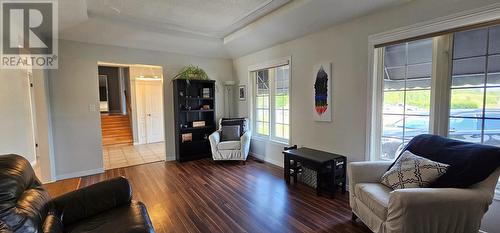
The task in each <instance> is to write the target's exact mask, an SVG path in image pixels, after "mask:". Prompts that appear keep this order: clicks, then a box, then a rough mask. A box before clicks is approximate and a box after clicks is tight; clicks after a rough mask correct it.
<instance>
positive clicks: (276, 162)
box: [248, 152, 283, 167]
mask: <svg viewBox="0 0 500 233" xmlns="http://www.w3.org/2000/svg"><path fill="white" fill-rule="evenodd" d="M248 154H249V155H250V156H252V157H255V158H257V159H260V160H262V161H265V162H268V163H270V164H273V165H276V166H278V167H283V165H281V162H280V161H276V160H272V159H266V157H265V156H264V155H259V154H256V153H254V152H249V153H248Z"/></svg>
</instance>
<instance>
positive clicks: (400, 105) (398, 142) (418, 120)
mask: <svg viewBox="0 0 500 233" xmlns="http://www.w3.org/2000/svg"><path fill="white" fill-rule="evenodd" d="M383 66H384V67H383V71H384V81H383V104H382V107H383V110H382V136H381V158H382V159H393V158H394V155H395V153H396V151H397V150H398V149H399V148H400V147H401V146H402V145H404V144H405V143H406V142H408V141H409V140H411V139H412V138H413V137H414V136H416V135H419V134H424V133H428V132H429V111H430V100H431V97H430V93H431V90H430V89H431V72H432V39H427V40H421V41H416V42H411V43H403V44H398V45H393V46H389V47H386V48H385V52H384V63H383Z"/></svg>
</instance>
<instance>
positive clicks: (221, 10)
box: [59, 0, 408, 58]
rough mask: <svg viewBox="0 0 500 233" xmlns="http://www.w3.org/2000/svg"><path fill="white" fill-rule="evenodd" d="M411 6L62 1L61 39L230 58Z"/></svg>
mask: <svg viewBox="0 0 500 233" xmlns="http://www.w3.org/2000/svg"><path fill="white" fill-rule="evenodd" d="M407 1H408V0H143V1H137V0H65V1H59V18H60V19H59V24H60V25H59V28H60V35H59V37H60V38H62V39H66V40H74V41H81V42H88V43H96V44H105V45H116V46H124V47H131V48H141V49H150V50H159V51H168V52H175V53H182V54H191V55H200V56H208V57H222V58H234V57H238V56H241V55H244V54H247V53H251V52H254V51H258V50H260V49H263V48H266V47H269V46H272V45H275V44H277V43H282V42H285V41H288V40H291V39H294V38H297V37H300V36H303V35H306V34H308V33H312V32H315V31H318V30H321V29H324V28H326V27H329V26H332V25H334V24H336V23H340V22H343V21H345V20H348V19H351V18H355V17H359V16H361V15H365V14H368V13H371V12H373V11H376V10H379V9H382V8H385V7H390V6H393V5H396V4H399V3H401V2H407Z"/></svg>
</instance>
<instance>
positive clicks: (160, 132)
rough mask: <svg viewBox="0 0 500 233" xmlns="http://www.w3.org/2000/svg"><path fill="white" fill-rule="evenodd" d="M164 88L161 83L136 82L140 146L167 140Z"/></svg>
mask: <svg viewBox="0 0 500 233" xmlns="http://www.w3.org/2000/svg"><path fill="white" fill-rule="evenodd" d="M162 86H163V84H162V82H161V81H138V82H136V99H137V119H138V125H137V128H138V136H139V138H138V139H139V144H144V143H155V142H162V141H164V140H165V139H164V137H165V136H164V121H163V88H162Z"/></svg>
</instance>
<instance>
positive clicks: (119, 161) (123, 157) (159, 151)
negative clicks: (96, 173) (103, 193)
mask: <svg viewBox="0 0 500 233" xmlns="http://www.w3.org/2000/svg"><path fill="white" fill-rule="evenodd" d="M103 155H104V156H103V159H104V169H105V170H109V169H113V168H119V167H128V166H134V165H139V164H144V163H152V162H157V161H163V160H165V156H166V155H165V143H164V142H160V143H153V144H143V145H135V146H134V145H123V144H122V145H112V146H104V147H103Z"/></svg>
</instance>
